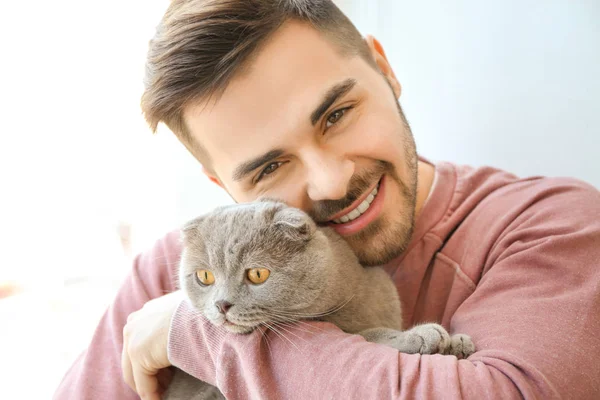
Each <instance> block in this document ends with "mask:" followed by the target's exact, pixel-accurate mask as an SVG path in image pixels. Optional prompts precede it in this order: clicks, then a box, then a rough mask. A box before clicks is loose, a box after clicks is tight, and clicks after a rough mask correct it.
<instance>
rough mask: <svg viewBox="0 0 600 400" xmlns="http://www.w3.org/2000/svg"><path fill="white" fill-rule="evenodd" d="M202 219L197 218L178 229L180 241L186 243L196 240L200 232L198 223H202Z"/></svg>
mask: <svg viewBox="0 0 600 400" xmlns="http://www.w3.org/2000/svg"><path fill="white" fill-rule="evenodd" d="M203 219H204V217H198V218H194V219H193V220H191V221H188V222H186V223H185V224H183V226H182V227H181V229H180V231H181V240H182V241H186V240H192V239H194V238H198V236H200V230H199V229H198V227H199V226H200V222H202V220H203Z"/></svg>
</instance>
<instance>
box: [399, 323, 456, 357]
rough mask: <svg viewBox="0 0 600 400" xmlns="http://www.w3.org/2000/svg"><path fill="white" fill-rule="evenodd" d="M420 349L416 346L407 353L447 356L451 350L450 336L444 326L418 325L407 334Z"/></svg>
mask: <svg viewBox="0 0 600 400" xmlns="http://www.w3.org/2000/svg"><path fill="white" fill-rule="evenodd" d="M405 334H406V335H408V336H409V337H410V338H411V339H412V340H410V342H413V343H415V344H418V347H417V346H415V347H413V348H412V349H410V350H411V351H406V352H407V353H409V352H410V353H413V354H416V353H419V354H436V353H440V354H446V353H447V351H448V349H449V348H450V344H451V340H450V335H449V334H448V332H447V331H446V329H444V327H443V326H441V325H438V324H423V325H417V326H415V327H414V328H412V329H409V330H408V331H406V332H405Z"/></svg>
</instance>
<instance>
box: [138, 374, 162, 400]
mask: <svg viewBox="0 0 600 400" xmlns="http://www.w3.org/2000/svg"><path fill="white" fill-rule="evenodd" d="M132 368H133V379H134V380H135V388H136V392H137V394H138V396H140V397H141V398H142V400H160V395H159V387H158V379H157V378H156V375H149V374H148V372H147V371H144V370H143V369H142V368H141V367H139V366H133V367H132Z"/></svg>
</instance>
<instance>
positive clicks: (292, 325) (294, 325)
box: [277, 320, 324, 334]
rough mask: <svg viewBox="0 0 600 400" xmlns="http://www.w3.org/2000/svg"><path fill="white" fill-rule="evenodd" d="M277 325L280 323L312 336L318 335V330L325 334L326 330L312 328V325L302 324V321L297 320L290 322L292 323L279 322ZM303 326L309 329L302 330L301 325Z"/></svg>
mask: <svg viewBox="0 0 600 400" xmlns="http://www.w3.org/2000/svg"><path fill="white" fill-rule="evenodd" d="M277 323H278V324H279V325H283V326H287V327H290V328H294V329H296V330H299V331H301V332H306V333H311V334H314V333H316V330H320V331H323V332H324V330H323V329H321V328H319V327H316V326H312V325H310V324H307V323H305V322H302V321H296V320H290V321H277ZM301 324H302V325H306V327H308V328H309V329H302V328H300V326H299V325H301Z"/></svg>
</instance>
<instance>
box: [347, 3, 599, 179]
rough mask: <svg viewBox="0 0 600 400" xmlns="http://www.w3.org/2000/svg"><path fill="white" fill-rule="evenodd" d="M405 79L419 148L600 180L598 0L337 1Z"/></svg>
mask: <svg viewBox="0 0 600 400" xmlns="http://www.w3.org/2000/svg"><path fill="white" fill-rule="evenodd" d="M340 4H341V7H342V8H343V9H344V10H346V11H347V12H348V13H349V14H350V16H351V18H352V19H353V20H354V21H355V23H356V24H357V25H358V27H359V29H360V30H361V31H362V32H363V33H372V34H374V35H375V36H376V37H378V38H379V39H380V40H381V41H382V44H383V46H384V48H385V49H386V50H387V55H388V58H389V59H390V61H391V64H392V66H393V67H394V70H395V72H396V75H397V76H398V78H399V80H400V81H401V83H402V84H403V94H402V97H401V99H400V100H401V104H402V105H403V107H404V109H405V112H406V114H407V117H408V119H409V122H410V124H411V126H412V129H413V132H414V134H415V137H416V140H417V146H418V149H419V152H420V153H421V154H422V155H424V156H426V157H429V158H431V159H434V160H448V161H453V162H457V163H464V164H472V165H493V166H496V167H500V168H503V169H506V170H509V171H512V172H515V173H517V174H519V175H522V176H526V175H539V174H542V175H550V176H574V177H578V178H580V179H583V180H586V181H588V182H590V183H592V184H594V185H595V186H596V187H600V157H599V153H600V100H599V99H600V2H599V1H597V0H587V1H585V0H581V1H568V0H562V1H561V0H546V1H518V0H505V1H501V2H500V1H497V2H492V1H479V2H476V1H453V2H446V1H442V0H424V1H399V0H378V1H374V0H355V1H343V2H340Z"/></svg>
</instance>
